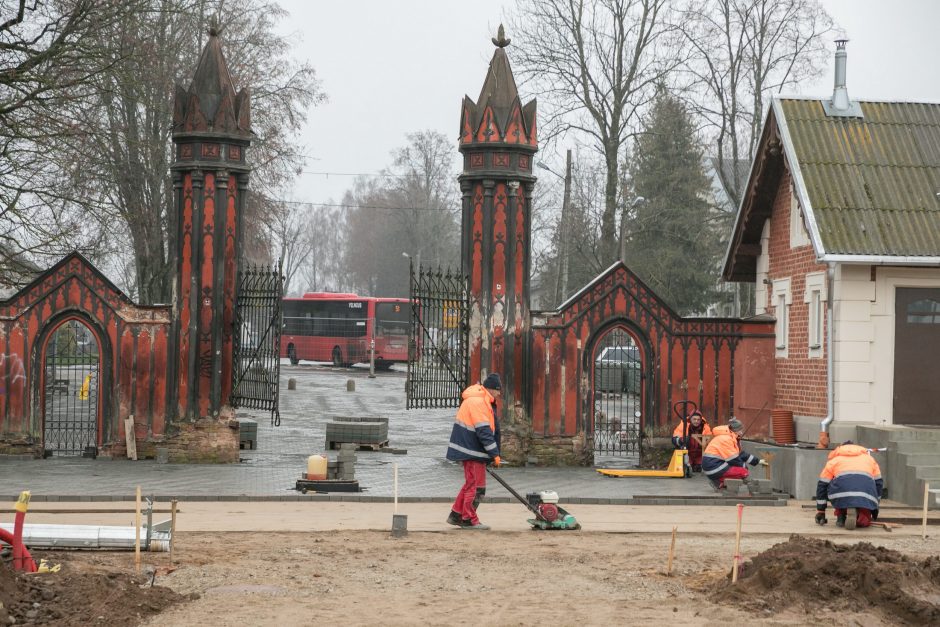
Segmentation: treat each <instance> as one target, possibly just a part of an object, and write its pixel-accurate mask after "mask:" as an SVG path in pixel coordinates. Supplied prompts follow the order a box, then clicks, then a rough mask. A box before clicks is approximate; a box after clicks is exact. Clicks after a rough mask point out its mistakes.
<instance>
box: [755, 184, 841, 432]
mask: <svg viewBox="0 0 940 627" xmlns="http://www.w3.org/2000/svg"><path fill="white" fill-rule="evenodd" d="M790 181H791V179H790V173H789V171H787V172H785V173H784V175H783V177H781V179H780V187H779V188H777V195H776V198H775V199H774V206H773V213H772V216H771V220H770V241H769V261H770V264H769V270H768V278H769V279H770V280H771V281H775V280H780V279H786V278H788V277H789V279H790V294H791V298H792V301H791V305H790V327H789V333H788V335H789V337H788V339H787V349H788V350H787V357H786V358H781V357H777V358H776V377H775V383H776V386H775V387H776V391H775V394H774V400H775V403H776V405H775V408H776V409H789V410H791V411H792V412H793V413H794V414H795V415H799V416H819V417H824V416H825V415H826V405H827V395H826V364H827V359H826V342H825V339H824V340H823V352H822V356H821V357H818V358H813V359H810V357H809V305H807V304H806V303H804V302H803V294H804V291H805V288H806V275H807V274H810V273H813V272H820V271H825V270H826V266H825V264H821V263H817V262H816V254H815V253H814V252H813V247H812V245H811V244H809V245H806V246H799V247H797V248H791V247H790V202H791V192H790V189H791V187H790V186H791V183H790ZM767 300H768V302H767V306H768V309H767V311H768V313H771V314H773V315H774V316H777V317H779V316H778V312H777V311H776V307H775V306H774V305H775V303H774V299H773V290H768V291H767ZM825 309H826V306H825V304H823V338H825V337H826V335H825V334H826V333H828V329H827V328H826V322H825V320H826V314H825Z"/></svg>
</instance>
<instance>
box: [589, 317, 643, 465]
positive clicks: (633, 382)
mask: <svg viewBox="0 0 940 627" xmlns="http://www.w3.org/2000/svg"><path fill="white" fill-rule="evenodd" d="M593 369H594V433H593V436H594V462H595V464H596V463H598V462H599V461H601V460H602V458H623V457H636V458H638V457H639V454H640V444H641V436H642V433H641V429H642V420H641V415H640V411H641V408H640V403H641V401H640V399H641V396H642V394H641V392H642V390H641V382H642V380H643V378H642V371H643V360H642V357H641V355H640V349H639V347H638V346H637V345H636V342H635V341H634V339H633V337H632V336H631V335H630V334H629V333H627V332H626V330H624V329H622V328H620V327H615V328H613V329H611V330H610V331H609V332H608V333H606V334H605V335H604V336H603V337H601V338H600V340H599V341H598V342H597V344H596V346H595V348H594V364H593Z"/></svg>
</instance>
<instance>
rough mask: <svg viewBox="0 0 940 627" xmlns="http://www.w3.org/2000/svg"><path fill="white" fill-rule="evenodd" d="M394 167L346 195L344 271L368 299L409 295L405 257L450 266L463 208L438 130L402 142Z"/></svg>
mask: <svg viewBox="0 0 940 627" xmlns="http://www.w3.org/2000/svg"><path fill="white" fill-rule="evenodd" d="M407 139H408V143H407V144H406V145H405V146H403V147H402V148H400V149H398V150H397V151H395V153H394V161H393V164H392V165H391V166H390V167H389V168H388V169H387V170H386V171H384V172H383V173H382V174H381V175H379V176H378V177H371V178H368V179H360V180H359V181H357V182H356V186H355V187H354V189H352V190H350V192H348V193H347V197H346V199H345V201H344V202H345V203H346V204H347V205H348V206H350V209H349V211H348V213H347V215H346V254H345V258H346V264H347V267H348V269H349V272H350V275H351V276H352V277H353V279H354V281H355V283H356V285H357V288H358V289H362V290H365V291H367V292H368V293H370V294H372V295H381V296H403V295H406V294H407V293H408V275H407V272H406V271H405V270H406V268H407V266H406V265H405V264H404V263H403V259H402V253H403V252H405V253H408V254H409V255H411V256H412V257H413V258H415V259H420V262H421V264H422V265H424V266H451V267H453V266H455V265H456V264H457V263H458V257H459V252H460V245H459V232H460V226H459V221H458V219H457V216H458V214H459V211H460V203H459V199H458V197H457V183H456V177H455V176H454V175H455V172H454V171H453V155H454V150H453V142H451V141H450V140H448V139H447V138H446V137H445V136H444V135H442V134H441V133H438V132H436V131H422V132H418V133H411V134H409V135H408V136H407Z"/></svg>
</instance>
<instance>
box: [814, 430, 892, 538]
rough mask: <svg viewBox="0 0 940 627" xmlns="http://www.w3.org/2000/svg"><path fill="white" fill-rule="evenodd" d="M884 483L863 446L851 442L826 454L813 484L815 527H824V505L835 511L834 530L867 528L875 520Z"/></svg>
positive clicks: (873, 459) (878, 469) (875, 464)
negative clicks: (839, 528)
mask: <svg viewBox="0 0 940 627" xmlns="http://www.w3.org/2000/svg"><path fill="white" fill-rule="evenodd" d="M883 487H884V481H883V480H882V478H881V468H879V466H878V462H876V461H875V458H874V457H872V456H871V454H870V453H869V452H868V449H867V448H865V447H864V446H858V445H857V444H853V443H852V441H851V440H848V441H846V442H845V443H843V444H842V446H839V447H837V448H836V449H835V450H834V451H832V452H831V453H829V460H828V461H827V462H826V466H825V467H824V468H823V470H822V472H821V473H820V474H819V482H818V483H817V484H816V524H818V525H825V524H826V523H827V522H829V521H828V520H827V519H826V505H827V503H828V502H829V501H831V502H832V506H833V508H835V510H836V526H837V527H845V528H846V529H855V527H868V526H869V525H871V521H872V520H877V518H878V504H879V503H880V502H881V490H882V488H883Z"/></svg>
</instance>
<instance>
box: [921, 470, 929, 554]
mask: <svg viewBox="0 0 940 627" xmlns="http://www.w3.org/2000/svg"><path fill="white" fill-rule="evenodd" d="M929 503H930V483H929V482H927V481H924V520H923V524H922V525H921V531H920V537H921V538H922V539H924V540H926V539H927V505H928V504H929Z"/></svg>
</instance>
